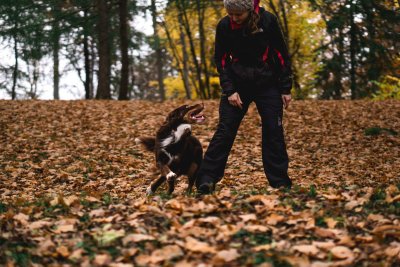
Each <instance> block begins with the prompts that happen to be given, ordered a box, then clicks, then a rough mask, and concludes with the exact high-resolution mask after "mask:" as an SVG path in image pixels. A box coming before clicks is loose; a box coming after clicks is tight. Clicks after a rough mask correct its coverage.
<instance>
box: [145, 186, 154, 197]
mask: <svg viewBox="0 0 400 267" xmlns="http://www.w3.org/2000/svg"><path fill="white" fill-rule="evenodd" d="M152 194H154V192H153V190H151V185H150V186H149V187H147V189H146V195H148V196H150V195H152Z"/></svg>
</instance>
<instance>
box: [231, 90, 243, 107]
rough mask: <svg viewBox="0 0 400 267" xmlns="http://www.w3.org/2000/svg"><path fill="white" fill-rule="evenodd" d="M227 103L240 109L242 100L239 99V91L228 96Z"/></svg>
mask: <svg viewBox="0 0 400 267" xmlns="http://www.w3.org/2000/svg"><path fill="white" fill-rule="evenodd" d="M228 101H229V104H231V105H232V106H235V107H238V108H240V109H242V104H243V102H242V100H241V99H240V96H239V93H238V92H235V93H233V94H232V95H231V96H229V97H228Z"/></svg>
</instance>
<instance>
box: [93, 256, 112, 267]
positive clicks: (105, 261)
mask: <svg viewBox="0 0 400 267" xmlns="http://www.w3.org/2000/svg"><path fill="white" fill-rule="evenodd" d="M110 262H111V257H110V255H108V254H98V255H96V257H95V258H94V260H93V264H94V265H95V266H106V265H109V264H110Z"/></svg>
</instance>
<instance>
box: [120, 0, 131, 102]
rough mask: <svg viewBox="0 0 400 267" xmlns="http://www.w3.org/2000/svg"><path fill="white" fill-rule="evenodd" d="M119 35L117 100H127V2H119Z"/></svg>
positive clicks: (122, 0)
mask: <svg viewBox="0 0 400 267" xmlns="http://www.w3.org/2000/svg"><path fill="white" fill-rule="evenodd" d="M119 31H120V32H119V33H120V40H121V64H122V67H121V81H120V86H119V96H118V100H128V81H129V57H128V42H129V40H128V38H129V36H128V0H120V1H119Z"/></svg>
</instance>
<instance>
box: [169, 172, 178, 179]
mask: <svg viewBox="0 0 400 267" xmlns="http://www.w3.org/2000/svg"><path fill="white" fill-rule="evenodd" d="M176 176H177V175H176V173H174V172H172V171H171V172H169V173H168V174H167V181H171V180H173V179H175V178H176Z"/></svg>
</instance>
